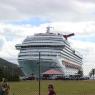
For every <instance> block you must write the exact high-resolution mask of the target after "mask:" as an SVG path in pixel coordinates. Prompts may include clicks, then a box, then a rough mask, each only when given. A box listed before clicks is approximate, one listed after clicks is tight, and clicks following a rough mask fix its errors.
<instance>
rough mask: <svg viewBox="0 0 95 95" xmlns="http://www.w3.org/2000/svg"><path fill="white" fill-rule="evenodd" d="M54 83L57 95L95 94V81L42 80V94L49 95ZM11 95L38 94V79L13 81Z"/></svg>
mask: <svg viewBox="0 0 95 95" xmlns="http://www.w3.org/2000/svg"><path fill="white" fill-rule="evenodd" d="M50 83H52V84H53V85H54V87H55V91H56V93H57V95H95V81H93V80H86V81H59V80H58V81H53V80H52V81H41V95H48V94H47V93H48V89H47V87H48V84H50ZM9 84H10V87H11V91H10V95H38V81H22V82H11V83H9Z"/></svg>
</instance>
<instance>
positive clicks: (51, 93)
mask: <svg viewBox="0 0 95 95" xmlns="http://www.w3.org/2000/svg"><path fill="white" fill-rule="evenodd" d="M48 95H56V93H55V91H54V87H53V85H52V84H49V85H48Z"/></svg>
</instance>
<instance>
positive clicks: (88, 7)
mask: <svg viewBox="0 0 95 95" xmlns="http://www.w3.org/2000/svg"><path fill="white" fill-rule="evenodd" d="M0 10H2V11H1V12H0V20H15V19H24V18H33V17H40V18H46V19H50V20H52V21H57V20H58V21H59V20H61V21H70V20H71V21H81V20H87V21H88V20H91V21H92V20H95V16H94V13H95V3H92V2H87V0H85V2H82V1H80V0H42V1H40V0H27V1H26V0H14V1H13V0H8V1H7V0H0ZM6 14H7V15H6Z"/></svg>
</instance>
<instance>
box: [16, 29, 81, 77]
mask: <svg viewBox="0 0 95 95" xmlns="http://www.w3.org/2000/svg"><path fill="white" fill-rule="evenodd" d="M71 35H73V34H70V35H62V34H60V33H57V34H55V33H51V32H49V30H47V32H46V33H39V34H35V35H33V36H30V37H27V38H26V39H25V40H24V41H23V42H22V44H17V45H16V48H17V49H18V50H20V53H19V55H18V62H19V64H20V66H21V68H22V70H23V71H24V73H25V74H26V75H29V74H34V75H36V76H37V75H38V62H39V52H40V65H41V73H43V72H45V71H47V70H50V69H55V70H59V71H61V72H63V75H74V74H76V73H77V72H78V70H82V56H81V55H80V54H79V53H78V52H76V51H75V50H74V49H72V48H71V46H70V44H69V42H68V40H67V38H68V37H69V36H71Z"/></svg>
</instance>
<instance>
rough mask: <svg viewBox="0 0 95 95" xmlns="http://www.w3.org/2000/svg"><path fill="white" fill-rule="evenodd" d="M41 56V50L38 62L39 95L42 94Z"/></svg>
mask: <svg viewBox="0 0 95 95" xmlns="http://www.w3.org/2000/svg"><path fill="white" fill-rule="evenodd" d="M40 56H41V54H40V52H39V62H38V65H39V66H38V73H39V95H41V88H40V87H41V81H40V78H41V77H40V72H41V71H40Z"/></svg>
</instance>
